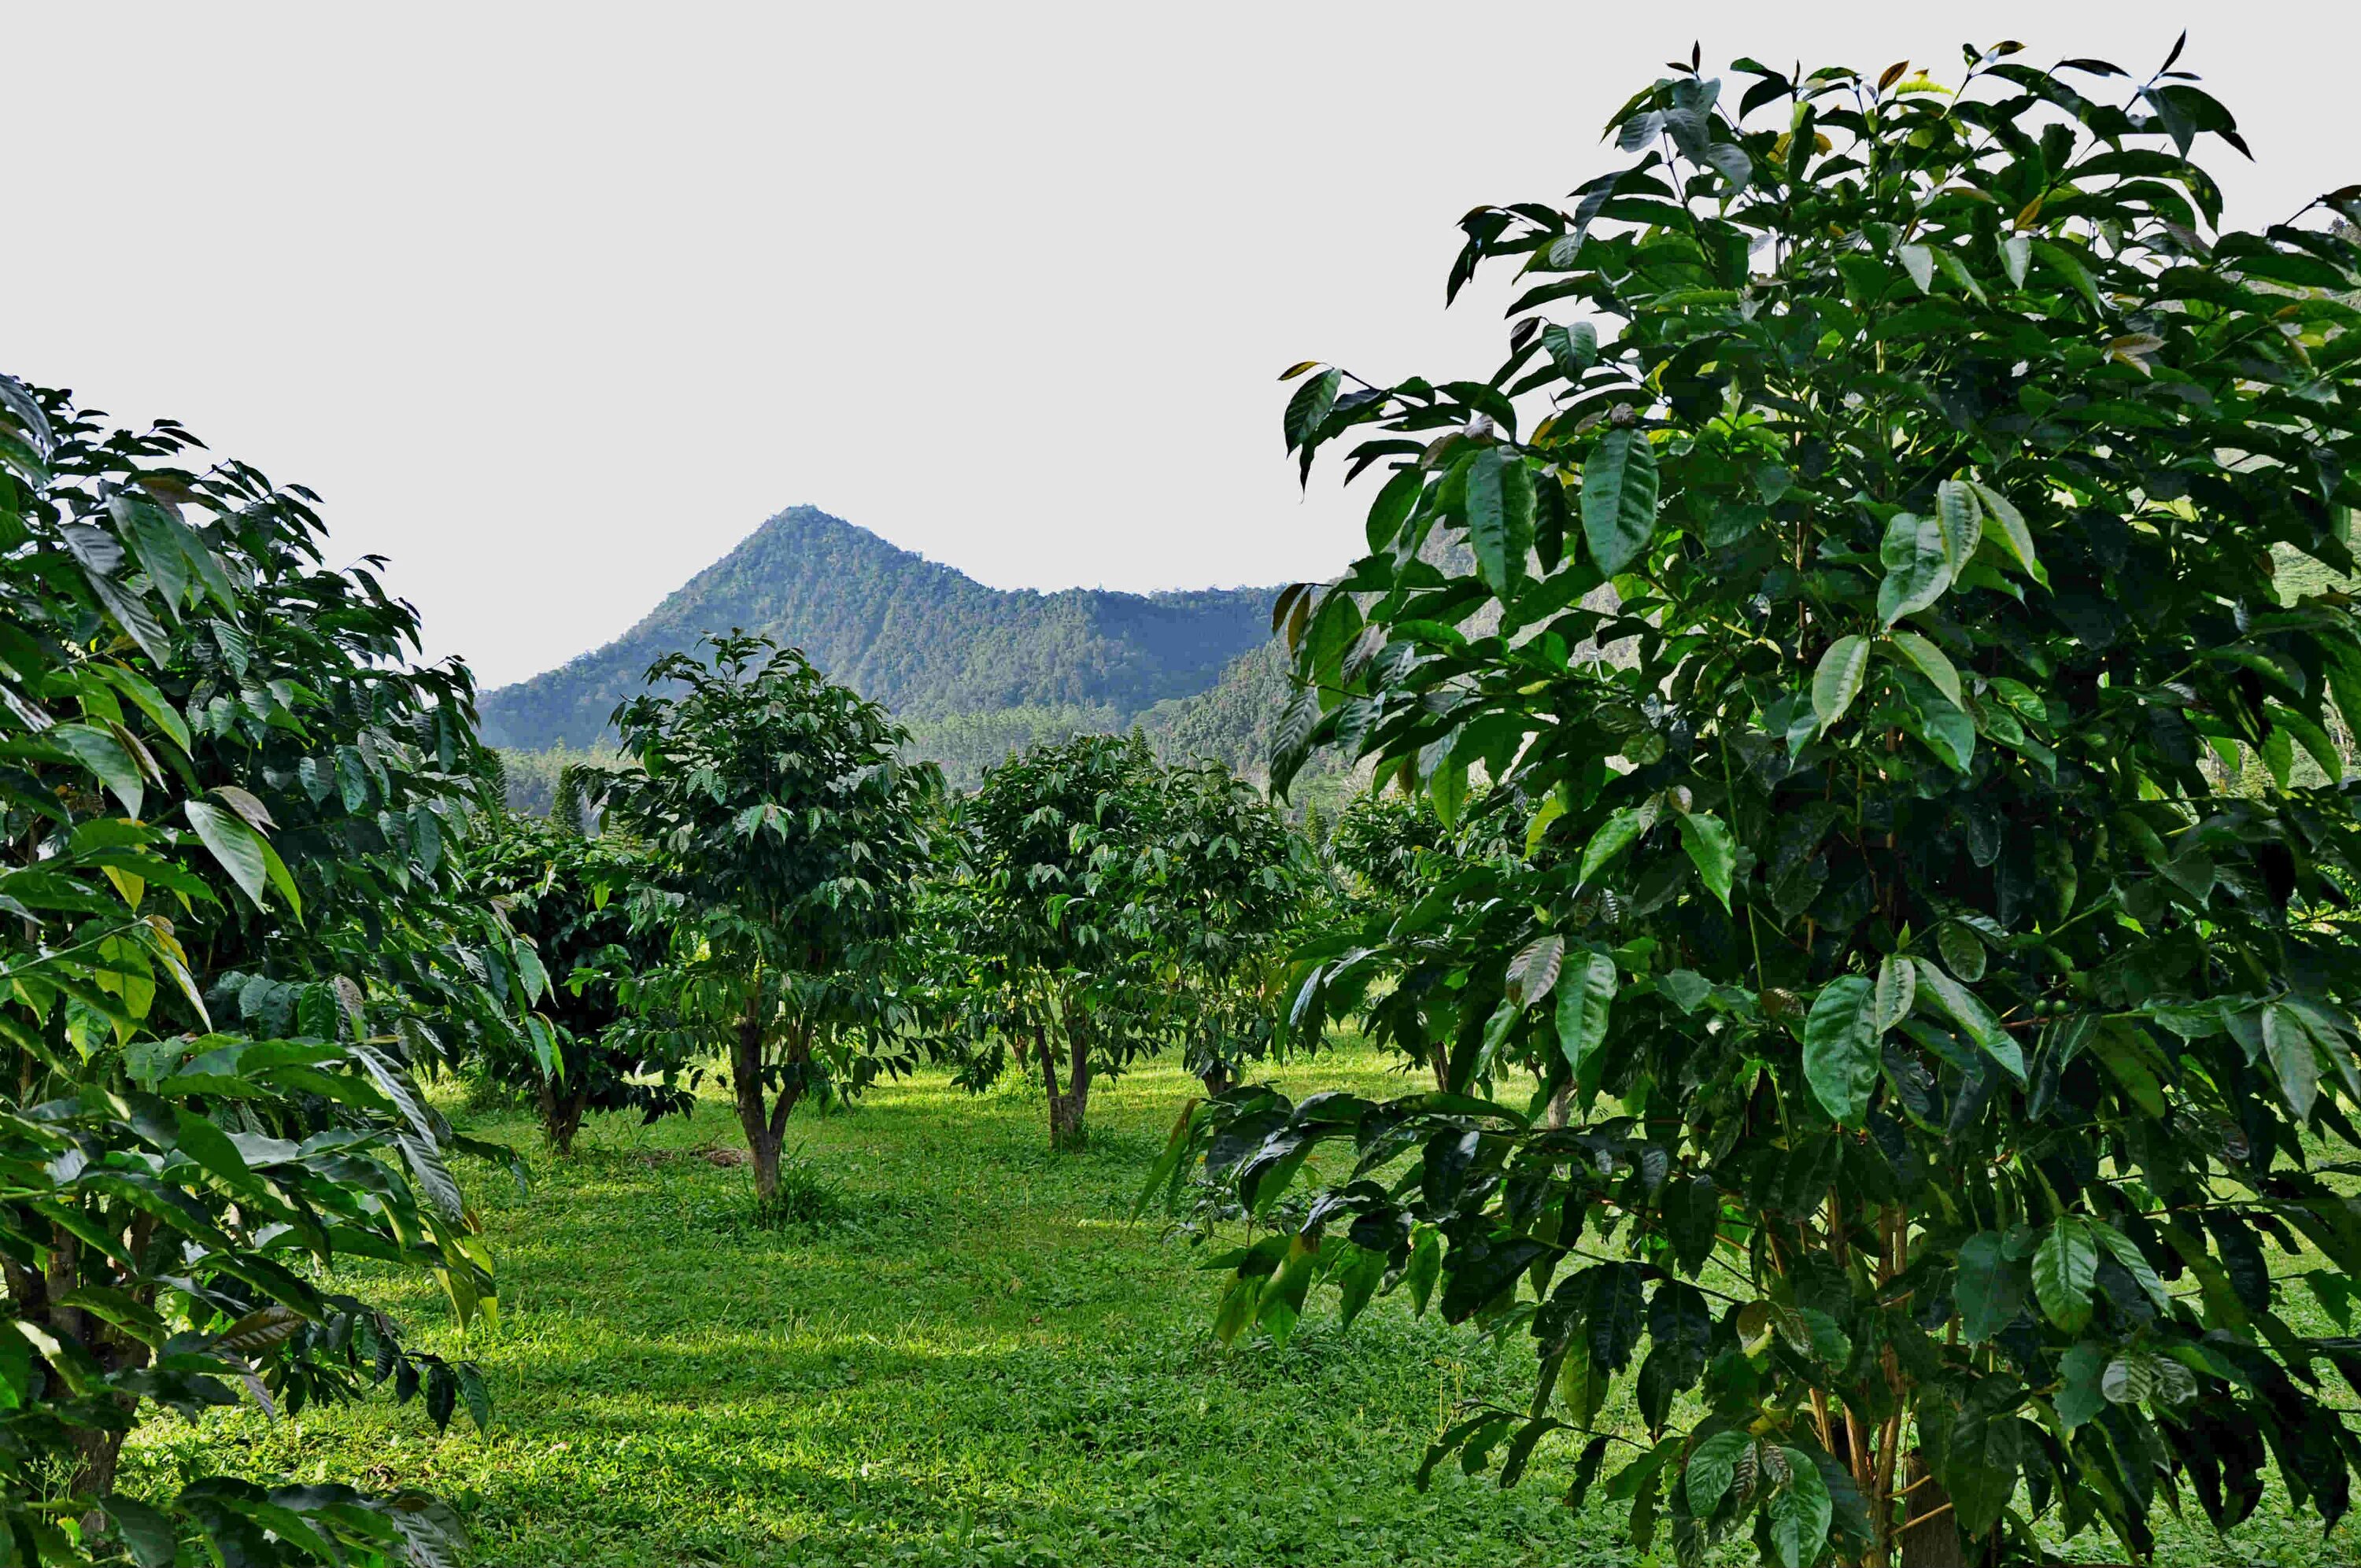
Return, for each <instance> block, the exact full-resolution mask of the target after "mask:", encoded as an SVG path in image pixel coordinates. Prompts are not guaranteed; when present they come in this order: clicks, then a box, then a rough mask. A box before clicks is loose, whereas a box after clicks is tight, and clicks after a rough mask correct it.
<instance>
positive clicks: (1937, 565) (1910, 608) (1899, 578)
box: [1877, 512, 1951, 626]
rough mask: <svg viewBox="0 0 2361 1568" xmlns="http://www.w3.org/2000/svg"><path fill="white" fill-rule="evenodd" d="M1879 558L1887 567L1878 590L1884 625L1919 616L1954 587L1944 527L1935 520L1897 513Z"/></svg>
mask: <svg viewBox="0 0 2361 1568" xmlns="http://www.w3.org/2000/svg"><path fill="white" fill-rule="evenodd" d="M1879 558H1880V559H1881V560H1882V561H1883V563H1884V566H1885V576H1884V579H1883V581H1882V582H1880V583H1879V584H1878V586H1877V618H1878V620H1879V622H1880V623H1881V624H1883V625H1886V626H1892V625H1893V624H1894V622H1895V621H1897V620H1901V619H1902V618H1903V617H1904V616H1905V615H1916V614H1917V613H1918V611H1920V610H1922V609H1926V608H1927V606H1929V605H1931V604H1933V603H1934V602H1935V601H1936V600H1937V599H1939V598H1942V597H1943V590H1944V589H1946V588H1948V587H1950V586H1951V562H1950V557H1949V555H1948V554H1946V553H1945V552H1944V549H1943V529H1942V525H1941V524H1940V523H1938V522H1937V521H1935V520H1934V519H1933V518H1931V517H1914V516H1912V515H1911V514H1910V513H1908V512H1897V513H1895V514H1894V520H1893V521H1891V522H1889V523H1887V524H1886V525H1885V540H1884V543H1883V545H1882V546H1881V547H1880V552H1879Z"/></svg>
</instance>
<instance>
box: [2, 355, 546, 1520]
mask: <svg viewBox="0 0 2361 1568" xmlns="http://www.w3.org/2000/svg"><path fill="white" fill-rule="evenodd" d="M194 445H195V443H194V442H193V440H192V438H191V437H190V436H189V435H188V434H187V433H186V432H185V431H183V430H181V428H180V427H178V426H177V425H173V424H170V423H162V424H159V425H157V426H156V427H154V428H153V429H151V430H149V431H148V432H146V433H130V432H124V431H112V432H110V431H107V430H106V429H105V428H104V426H103V425H102V424H101V423H99V422H98V418H97V416H91V415H85V414H83V413H82V412H80V411H77V410H75V409H74V408H73V406H72V404H71V400H69V399H68V397H67V396H66V395H65V394H62V393H58V392H52V391H46V390H35V389H27V388H26V387H24V386H22V385H20V384H19V383H17V382H16V381H14V380H10V379H7V378H0V839H5V843H6V846H7V850H8V853H7V855H6V857H5V861H6V864H5V869H0V916H5V919H0V1042H5V1050H6V1052H7V1053H8V1056H9V1058H10V1059H9V1063H8V1070H7V1073H6V1081H7V1084H8V1086H9V1087H8V1093H7V1099H6V1102H5V1105H0V1171H5V1192H4V1193H0V1276H4V1277H5V1284H6V1290H7V1297H8V1305H9V1312H8V1317H7V1321H6V1322H5V1324H0V1476H5V1482H6V1494H5V1515H0V1528H5V1541H6V1550H7V1552H9V1554H10V1555H11V1556H12V1558H13V1559H16V1560H22V1561H27V1562H31V1561H36V1560H38V1561H41V1562H67V1561H78V1560H83V1559H85V1558H88V1557H91V1556H93V1555H101V1554H112V1555H114V1556H115V1557H116V1558H118V1559H119V1558H120V1557H121V1556H122V1555H126V1554H127V1555H128V1556H129V1557H130V1558H131V1559H133V1560H134V1561H137V1563H141V1564H143V1565H153V1564H160V1563H170V1562H172V1561H174V1560H175V1554H176V1552H177V1551H178V1548H177V1546H176V1541H179V1540H181V1539H182V1538H184V1537H186V1538H191V1539H201V1540H202V1541H204V1542H205V1546H204V1548H203V1550H206V1551H208V1552H211V1553H213V1554H214V1555H215V1556H216V1557H218V1558H222V1559H225V1560H230V1561H239V1562H250V1563H279V1562H300V1561H318V1562H346V1561H355V1560H363V1561H386V1560H390V1559H392V1558H395V1557H407V1556H409V1555H411V1554H412V1553H413V1552H445V1551H446V1550H447V1549H448V1547H449V1545H450V1544H451V1542H452V1541H453V1540H454V1538H455V1537H456V1532H457V1525H456V1519H455V1518H454V1517H453V1516H452V1515H451V1513H450V1511H449V1510H448V1508H445V1506H443V1505H442V1504H440V1503H438V1502H435V1501H434V1499H431V1498H427V1497H421V1496H415V1495H405V1496H401V1497H390V1498H381V1497H368V1496H366V1495H364V1494H362V1493H359V1492H357V1491H355V1490H353V1489H351V1488H349V1487H344V1486H263V1485H258V1484H255V1483H252V1482H248V1481H244V1480H237V1479H234V1478H230V1477H222V1476H198V1477H194V1478H192V1479H190V1480H189V1481H188V1482H187V1484H186V1485H185V1486H182V1487H181V1489H180V1490H179V1491H178V1492H177V1493H176V1494H175V1495H173V1496H170V1497H149V1498H144V1499H143V1498H141V1497H128V1496H125V1495H123V1494H121V1493H119V1492H117V1491H116V1490H115V1468H116V1463H117V1459H118V1457H119V1455H120V1452H121V1447H122V1443H123V1441H124V1439H125V1437H126V1434H127V1433H128V1432H129V1431H131V1430H133V1429H134V1428H135V1427H137V1425H138V1424H139V1423H140V1422H142V1421H143V1420H148V1419H150V1417H151V1415H152V1413H153V1409H154V1408H156V1407H162V1408H166V1409H173V1410H177V1411H180V1412H182V1413H184V1414H192V1413H194V1412H197V1411H199V1410H202V1409H205V1408H206V1407H209V1406H215V1405H225V1404H232V1403H236V1401H237V1400H238V1399H240V1398H245V1397H251V1398H254V1399H256V1400H257V1401H258V1402H260V1403H261V1404H263V1405H264V1406H265V1407H266V1408H273V1409H288V1410H291V1411H292V1410H300V1409H302V1408H303V1407H304V1406H305V1405H306V1404H307V1403H310V1402H315V1401H323V1400H331V1399H337V1398H346V1397H349V1396H351V1395H352V1394H354V1393H356V1392H357V1391H358V1390H359V1389H360V1388H361V1387H365V1386H366V1385H367V1384H368V1383H369V1382H372V1381H374V1382H384V1381H386V1380H388V1379H389V1378H390V1379H392V1380H393V1382H394V1385H395V1388H396V1393H397V1396H398V1397H399V1398H403V1399H407V1398H411V1397H412V1395H413V1394H415V1393H417V1392H419V1391H420V1390H421V1389H422V1388H423V1392H424V1395H425V1404H426V1407H427V1409H428V1412H429V1414H430V1415H431V1416H432V1417H433V1419H434V1421H435V1422H436V1424H437V1425H438V1426H439V1425H441V1424H443V1423H445V1422H447V1421H448V1420H449V1419H450V1417H451V1415H452V1412H453V1410H454V1409H455V1408H456V1406H457V1405H458V1404H459V1403H460V1402H462V1401H464V1402H465V1404H466V1405H467V1409H469V1411H470V1412H471V1414H472V1415H473V1416H474V1418H475V1419H476V1420H477V1421H478V1423H479V1424H480V1423H482V1422H484V1421H486V1420H489V1399H488V1397H487V1391H486V1389H485V1387H484V1386H483V1383H482V1381H481V1379H480V1378H479V1377H478V1375H477V1374H476V1372H475V1370H474V1368H473V1367H472V1366H469V1365H464V1364H456V1365H455V1364H452V1363H448V1362H445V1360H443V1359H442V1358H440V1357H437V1356H432V1355H423V1354H417V1353H415V1352H412V1350H410V1349H408V1348H407V1347H406V1346H405V1345H404V1344H403V1343H402V1341H401V1335H400V1332H399V1331H398V1330H397V1328H396V1326H395V1324H394V1323H393V1321H391V1320H390V1318H388V1317H387V1316H386V1315H385V1314H384V1313H383V1312H382V1311H380V1310H377V1309H375V1308H372V1307H371V1306H369V1305H368V1303H367V1302H366V1301H364V1300H363V1299H359V1298H357V1297H356V1296H353V1295H351V1294H348V1293H346V1292H345V1291H343V1290H341V1289H338V1288H335V1284H334V1282H333V1280H332V1278H330V1277H324V1275H323V1274H322V1272H321V1270H322V1269H323V1268H324V1266H326V1265H328V1264H330V1263H331V1262H332V1261H334V1260H337V1259H340V1258H370V1259H376V1260H379V1261H380V1262H383V1263H387V1264H390V1265H394V1266H399V1267H405V1268H412V1269H419V1270H423V1271H429V1272H431V1273H433V1274H434V1276H435V1277H438V1278H439V1279H440V1280H441V1282H442V1284H443V1286H444V1288H445V1291H446V1293H447V1294H448V1296H449V1298H450V1300H451V1303H452V1306H453V1309H454V1310H455V1313H456V1318H457V1321H459V1322H460V1323H461V1324H462V1325H463V1326H464V1325H465V1324H466V1323H467V1321H469V1320H470V1319H471V1318H473V1317H475V1316H477V1315H478V1314H479V1313H480V1314H483V1315H485V1316H489V1315H490V1313H491V1312H492V1310H493V1308H494V1297H493V1288H492V1277H491V1272H490V1267H491V1260H490V1257H489V1253H488V1252H487V1251H486V1250H485V1248H484V1246H483V1245H482V1243H481V1240H480V1238H479V1236H478V1231H477V1226H476V1223H475V1220H474V1217H473V1216H472V1215H471V1214H470V1213H469V1212H467V1208H466V1206H465V1203H464V1201H463V1200H462V1198H461V1194H460V1192H459V1189H458V1187H457V1185H456V1183H455V1182H454V1181H453V1179H452V1178H451V1175H450V1172H449V1170H448V1168H446V1166H445V1153H446V1151H447V1150H449V1149H450V1148H452V1147H455V1146H466V1142H467V1141H466V1140H464V1139H458V1138H455V1137H454V1136H453V1135H452V1133H451V1129H450V1128H449V1126H448V1125H447V1124H445V1122H444V1121H443V1119H442V1118H441V1117H440V1116H439V1115H438V1114H436V1113H434V1110H433V1109H432V1107H431V1106H429V1105H428V1104H427V1103H426V1102H425V1101H424V1099H423V1096H421V1095H420V1094H419V1092H418V1091H417V1090H416V1088H415V1086H414V1084H413V1082H412V1077H411V1069H412V1065H413V1064H417V1063H422V1062H423V1061H425V1060H427V1059H431V1058H433V1057H434V1056H436V1055H438V1054H439V1053H441V1052H442V1051H443V1050H445V1048H447V1047H450V1046H452V1045H455V1044H457V1043H459V1042H461V1041H463V1040H464V1039H465V1038H466V1037H467V1036H472V1035H473V1034H475V1033H476V1032H478V1031H480V1030H486V1029H501V1030H514V1029H516V1028H518V1027H520V1026H521V1025H520V1024H519V1014H520V1012H521V1010H522V1009H523V1008H526V1007H529V1006H530V1005H531V1003H532V1000H533V993H534V992H535V986H534V984H533V982H532V981H525V980H523V979H522V978H521V976H522V974H524V973H527V972H530V958H529V953H530V948H529V947H525V948H520V947H519V945H518V944H517V943H516V942H515V939H514V938H513V936H512V934H511V933H510V932H509V931H508V930H507V928H506V927H505V926H504V925H503V924H502V923H501V922H500V920H499V919H498V917H497V916H495V915H493V914H491V913H489V912H488V911H484V910H482V909H480V908H471V907H469V906H468V905H466V903H465V902H464V901H462V900H460V899H459V898H457V897H456V894H455V890H454V886H453V880H452V878H453V873H452V866H451V861H450V859H449V857H448V855H447V853H446V846H447V845H448V844H449V843H451V842H452V841H454V840H456V839H459V838H461V837H464V836H465V834H466V833H467V831H468V823H469V821H470V818H471V816H472V805H473V799H474V795H473V792H474V779H473V775H472V773H471V771H470V762H471V756H472V749H473V746H474V740H473V715H472V710H471V707H470V702H471V698H472V685H471V683H470V681H469V679H468V676H467V671H466V670H465V668H464V667H462V666H458V665H447V666H439V667H436V666H430V667H423V668H422V667H419V666H417V665H415V664H412V663H404V662H403V657H404V654H405V653H406V652H414V650H415V632H416V627H417V622H416V618H415V616H414V614H413V613H412V611H411V610H410V609H409V607H407V606H405V605H402V604H401V603H399V602H398V601H395V600H393V599H391V598H389V597H388V596H387V595H386V594H385V593H384V591H383V590H382V588H381V587H379V585H378V583H377V581H376V579H375V577H374V575H373V572H372V570H371V568H372V567H373V566H374V565H375V563H373V562H371V563H365V564H364V565H362V566H360V567H357V568H355V569H352V570H349V571H346V572H333V571H328V570H325V569H324V568H322V567H321V566H320V565H319V537H320V532H321V529H320V523H319V520H318V518H317V517H316V515H315V514H314V512H313V510H312V507H311V504H310V503H311V501H312V500H313V499H314V498H313V497H312V496H311V495H310V494H309V492H306V491H303V490H301V489H295V488H290V489H280V488H275V487H273V486H272V485H271V484H270V483H269V480H268V479H266V478H265V477H263V476H262V475H260V474H258V473H257V472H255V471H254V470H253V469H251V468H248V467H246V466H243V465H240V464H237V463H235V462H225V463H221V464H217V465H214V466H211V467H209V468H206V469H204V470H203V471H197V470H194V469H192V468H191V467H190V466H185V464H186V458H185V455H186V454H187V453H189V452H190V451H191V449H192V447H193V446H194ZM493 966H499V967H498V970H497V972H498V973H499V974H500V975H501V976H502V977H503V978H502V982H501V983H500V984H499V985H497V986H496V985H494V984H493V983H491V982H490V979H489V977H490V976H491V975H492V974H493V973H494V972H495V970H494V968H493ZM481 1152H485V1153H490V1154H495V1155H497V1154H499V1153H500V1152H501V1151H498V1150H492V1149H484V1150H482V1151H481Z"/></svg>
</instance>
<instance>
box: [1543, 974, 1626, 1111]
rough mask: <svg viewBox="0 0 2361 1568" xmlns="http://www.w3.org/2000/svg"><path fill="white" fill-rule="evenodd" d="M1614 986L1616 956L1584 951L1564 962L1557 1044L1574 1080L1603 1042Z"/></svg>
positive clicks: (1558, 990) (1613, 997) (1558, 1013)
mask: <svg viewBox="0 0 2361 1568" xmlns="http://www.w3.org/2000/svg"><path fill="white" fill-rule="evenodd" d="M1616 990H1617V981H1616V976H1615V960H1614V959H1610V958H1609V957H1608V956H1607V955H1606V954H1605V953H1595V952H1594V953H1585V954H1583V955H1582V956H1581V957H1580V958H1579V959H1576V960H1575V961H1574V962H1573V963H1570V964H1568V965H1567V966H1566V970H1565V974H1564V975H1563V976H1562V977H1561V978H1560V979H1559V981H1558V986H1557V1037H1558V1048H1559V1049H1560V1050H1561V1051H1563V1052H1564V1053H1565V1061H1566V1065H1567V1066H1568V1067H1569V1068H1571V1069H1574V1074H1575V1077H1576V1079H1577V1080H1579V1079H1580V1078H1581V1077H1582V1073H1583V1069H1584V1068H1585V1067H1586V1066H1587V1065H1588V1063H1589V1061H1590V1058H1592V1057H1593V1056H1595V1055H1596V1054H1597V1053H1598V1047H1600V1046H1602V1045H1604V1044H1606V1041H1607V1024H1608V1017H1609V1012H1610V1010H1611V1009H1612V1008H1613V1006H1614V1004H1615V992H1616Z"/></svg>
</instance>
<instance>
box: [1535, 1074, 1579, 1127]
mask: <svg viewBox="0 0 2361 1568" xmlns="http://www.w3.org/2000/svg"><path fill="white" fill-rule="evenodd" d="M1573 1115H1574V1080H1572V1079H1567V1080H1565V1082H1564V1083H1561V1084H1559V1085H1558V1086H1557V1090H1556V1091H1555V1092H1554V1093H1553V1094H1552V1095H1551V1096H1550V1097H1549V1104H1548V1106H1547V1107H1546V1108H1545V1109H1543V1112H1542V1128H1543V1131H1545V1132H1555V1131H1556V1130H1557V1129H1558V1128H1560V1127H1563V1126H1565V1124H1566V1123H1567V1121H1568V1120H1569V1119H1571V1118H1572V1116H1573Z"/></svg>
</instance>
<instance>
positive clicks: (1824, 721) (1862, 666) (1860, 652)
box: [1812, 637, 1869, 735]
mask: <svg viewBox="0 0 2361 1568" xmlns="http://www.w3.org/2000/svg"><path fill="white" fill-rule="evenodd" d="M1868 668H1869V639H1868V638H1866V637H1839V638H1838V639H1837V640H1836V641H1833V642H1831V643H1829V644H1828V652H1825V653H1823V654H1821V655H1820V665H1819V668H1818V669H1817V670H1815V671H1813V672H1812V712H1813V713H1814V714H1815V715H1817V717H1818V718H1819V721H1820V733H1821V734H1823V735H1825V734H1827V733H1828V729H1829V728H1830V727H1831V726H1833V725H1834V724H1835V723H1836V721H1837V720H1838V719H1839V718H1843V717H1844V716H1845V709H1847V708H1849V707H1851V706H1852V699H1853V698H1854V697H1856V696H1860V695H1861V675H1862V674H1863V673H1864V672H1865V671H1867V670H1868Z"/></svg>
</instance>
